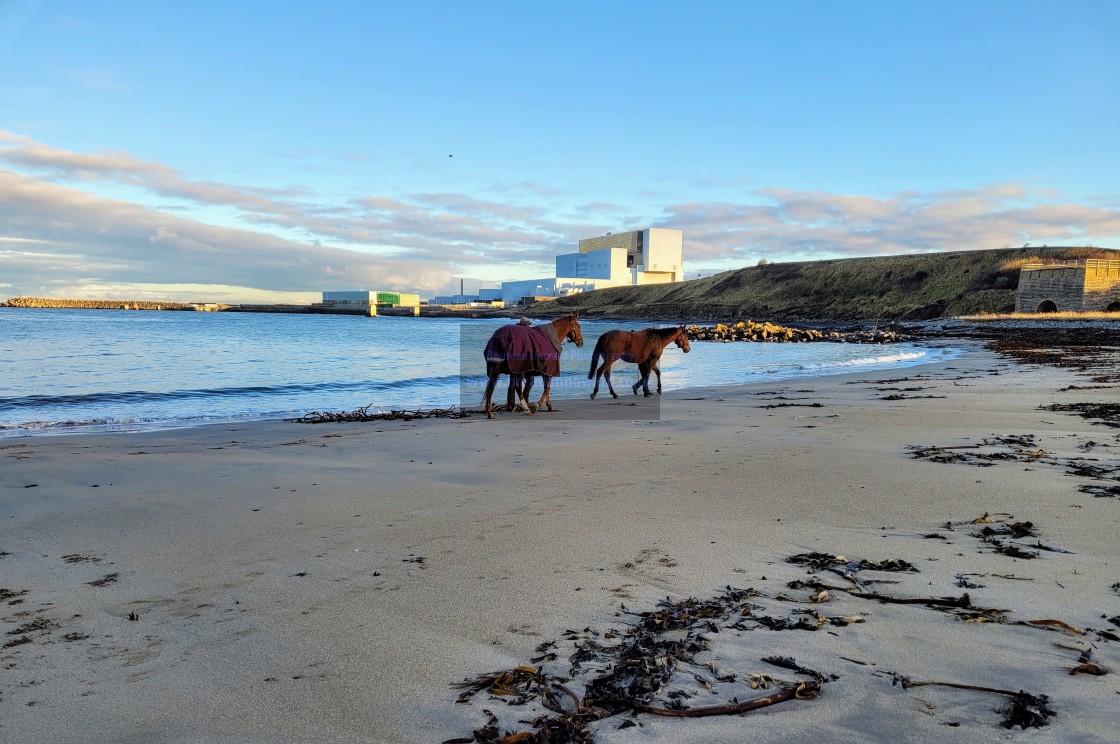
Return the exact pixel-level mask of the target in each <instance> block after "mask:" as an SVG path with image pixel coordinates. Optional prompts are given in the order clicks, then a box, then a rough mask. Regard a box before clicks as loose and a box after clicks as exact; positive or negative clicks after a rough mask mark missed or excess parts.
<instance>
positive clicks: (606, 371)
mask: <svg viewBox="0 0 1120 744" xmlns="http://www.w3.org/2000/svg"><path fill="white" fill-rule="evenodd" d="M612 364H614V360H610V361H607V362H604V363H603V377H604V378H605V379H606V381H607V390H610V391H611V397H612V398H617V397H618V393H616V392H615V391H614V385H612V384H611V365H612Z"/></svg>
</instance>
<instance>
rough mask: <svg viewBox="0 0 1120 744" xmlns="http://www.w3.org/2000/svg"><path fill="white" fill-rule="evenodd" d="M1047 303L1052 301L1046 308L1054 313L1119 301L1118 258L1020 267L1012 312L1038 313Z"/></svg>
mask: <svg viewBox="0 0 1120 744" xmlns="http://www.w3.org/2000/svg"><path fill="white" fill-rule="evenodd" d="M1048 302H1052V303H1053V304H1054V307H1053V308H1049V309H1050V310H1056V311H1057V312H1081V311H1086V310H1089V311H1097V312H1100V311H1103V310H1108V309H1110V307H1111V306H1112V305H1113V303H1117V302H1120V260H1106V259H1088V260H1083V261H1065V262H1062V263H1054V264H1027V265H1025V266H1023V268H1022V271H1021V272H1020V276H1019V291H1018V293H1017V295H1016V298H1015V311H1016V312H1020V313H1035V312H1040V309H1042V308H1043V306H1044V304H1046V303H1048ZM1112 309H1115V308H1112Z"/></svg>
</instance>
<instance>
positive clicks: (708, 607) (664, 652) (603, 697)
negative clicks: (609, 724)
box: [445, 587, 846, 744]
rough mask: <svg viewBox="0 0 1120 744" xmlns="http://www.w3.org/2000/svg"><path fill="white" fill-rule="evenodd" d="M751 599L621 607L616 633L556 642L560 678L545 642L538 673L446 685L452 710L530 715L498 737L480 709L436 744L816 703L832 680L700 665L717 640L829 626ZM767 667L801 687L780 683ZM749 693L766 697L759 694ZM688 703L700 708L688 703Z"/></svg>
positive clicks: (556, 738) (786, 664) (587, 633)
mask: <svg viewBox="0 0 1120 744" xmlns="http://www.w3.org/2000/svg"><path fill="white" fill-rule="evenodd" d="M759 597H760V594H759V593H758V592H756V591H755V590H753V589H736V588H732V587H727V588H726V589H725V590H724V591H723V592H722V593H721V594H720V595H719V596H717V597H713V598H710V599H706V600H699V599H695V598H688V599H682V600H676V601H674V600H670V599H665V600H663V601H662V602H660V603H659V604H658V606H657V609H654V610H650V611H648V612H640V613H633V612H629V611H628V610H626V609H625V606H623V609H622V611H621V612H620V617H624V618H627V619H630V621H629V622H627V623H626V624H625V627H626V630H625V631H619V630H616V629H611V630H607V631H606V632H603V633H600V632H599V631H597V630H593V629H591V628H584V629H583V630H582V631H575V630H569V631H567V632H566V633H565V634H564V636H565V637H564V639H563V641H565V642H567V643H570V644H571V646H570V649H571V650H570V652H569V653H568V655H567V659H566V661H567V667H568V668H567V670H566V672H564V673H560V672H558V671H551V670H550V666H551V665H549V666H546V664H549V663H550V662H556V661H557V660H558V658H559V651H558V649H559V648H560V647H559V645H558V643H557V642H556V641H549V642H546V643H543V644H541V645H540V646H538V647H537V652H538V654H540V655H539V656H537V657H536V658H534V659H533V662H534V663H541V662H543V664H542V665H541V666H529V665H526V666H520V667H517V668H516V669H512V670H507V671H501V672H493V673H490V674H483V675H480V676H478V677H476V678H474V679H468V680H465V681H464V682H462V683H459V684H457V685H455V686H456V687H458V688H460V689H463V690H465V691H464V692H463V693H462V694H461V695H460V696H459V698H458V700H457V701H456V702H459V703H465V702H467V701H469V700H470V699H471V698H472V697H474V696H475V695H477V694H479V693H482V692H486V693H488V694H489V695H490V696H491V697H492V698H494V699H499V700H503V701H505V702H506V703H508V704H509V705H513V706H522V705H526V704H533V705H534V707H535V708H536V711H535V712H534V713H533V714H532V715H530V716H527V717H523V718H522V719H521V720H520V721H519V723H520V724H521V726H522V727H523V728H520V729H519V730H504V729H502V728H500V727H499V725H498V718H497V717H496V716H495V715H494V714H493V712H492V711H489V710H487V711H485V712H486V715H487V718H488V722H487V724H486V725H484V726H482V727H481V728H479V729H477V730H475V731H474V732H473V736H471V737H467V738H458V739H449V740H447V742H445V744H453V743H457V742H480V743H486V744H497V743H499V742H500V743H501V744H512V742H591V741H594V737H593V733H592V731H591V729H590V725H591V724H592V723H594V722H597V721H603V720H604V719H608V718H612V717H615V716H620V715H627V716H629V717H628V718H626V719H625V720H623V721H621V722H620V723H619V724H618V725H617V727H618V728H628V727H630V726H635V725H637V723H636V721H635V718H634V716H637V715H638V714H648V715H657V716H666V717H673V718H699V717H706V716H719V715H739V714H742V713H746V712H749V711H752V710H757V709H759V708H763V707H767V706H771V705H776V704H778V703H782V702H786V701H790V700H809V699H812V698H814V697H816V696H817V695H818V693H819V691H820V686H821V685H822V684H823V683H825V682H827V681H829V679H834V678H835V677H832V676H829V675H824V674H821V673H820V672H817V671H814V670H812V669H809V668H807V667H804V666H802V665H800V664H798V663H797V661H796V660H795V659H792V658H789V657H778V656H767V657H763V658H761V659H759V667H758V668H757V669H755V670H752V671H748V672H739V671H734V670H730V669H720V668H717V666H716V664H715V663H714V661H713V660H712V659H710V658H708V659H705V658H704V657H705V656H710V654H709V653H708V652H709V651H710V650H711V645H712V637H713V636H716V635H718V634H719V633H720V632H721V631H727V630H732V629H736V630H752V629H756V628H769V629H795V628H796V629H807V630H816V629H817V628H818V627H821V626H826V625H828V623H829V622H830V618H827V617H825V616H824V615H821V614H820V613H817V612H816V611H812V610H804V609H797V610H794V612H793V613H792V614H788V613H787V614H783V616H780V617H778V616H773V615H768V614H765V613H764V612H763V608H762V607H761V606H760V605H758V604H756V603H755V602H754V601H753V600H755V599H756V598H759ZM841 622H842V624H846V623H844V622H843V621H841ZM763 665H765V666H763ZM769 667H778V668H782V669H786V670H789V671H792V672H794V673H795V674H796V675H800V677H802V678H800V679H797V678H795V679H783V678H780V677H778V676H777V675H775V674H774V673H772V671H771V670H770V669H769ZM756 691H769V692H766V694H762V695H759V694H757V693H756ZM752 692H754V693H755V694H752ZM581 693H582V694H581ZM698 700H701V701H703V702H704V703H707V704H700V705H695V704H690V703H695V702H697V701H698Z"/></svg>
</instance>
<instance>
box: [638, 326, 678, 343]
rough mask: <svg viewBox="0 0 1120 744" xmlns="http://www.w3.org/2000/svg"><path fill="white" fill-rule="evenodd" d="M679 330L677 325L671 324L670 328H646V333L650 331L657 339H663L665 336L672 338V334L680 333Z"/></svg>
mask: <svg viewBox="0 0 1120 744" xmlns="http://www.w3.org/2000/svg"><path fill="white" fill-rule="evenodd" d="M680 330H681V329H680V327H679V326H673V327H671V328H647V329H646V332H647V333H652V334H654V335H655V336H657V337H658V338H659V339H661V340H662V341H664V340H665V339H667V338H672V337H673V336H676V335H677V334H678V333H680Z"/></svg>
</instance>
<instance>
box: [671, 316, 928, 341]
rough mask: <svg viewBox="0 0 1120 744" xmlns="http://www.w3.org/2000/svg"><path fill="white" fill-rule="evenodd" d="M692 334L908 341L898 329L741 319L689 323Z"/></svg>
mask: <svg viewBox="0 0 1120 744" xmlns="http://www.w3.org/2000/svg"><path fill="white" fill-rule="evenodd" d="M687 330H688V337H689V339H691V340H693V341H722V342H727V341H769V342H789V343H800V342H808V341H831V342H833V343H848V344H891V343H897V342H899V341H905V340H906V337H905V336H903V335H902V334H900V333H898V332H896V331H889V330H874V331H818V330H816V329H813V328H790V327H787V326H780V325H775V324H774V323H755V322H754V321H753V320H741V321H739V322H738V323H731V324H725V323H716V324H715V325H714V326H697V325H691V326H689V327H688V329H687Z"/></svg>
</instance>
